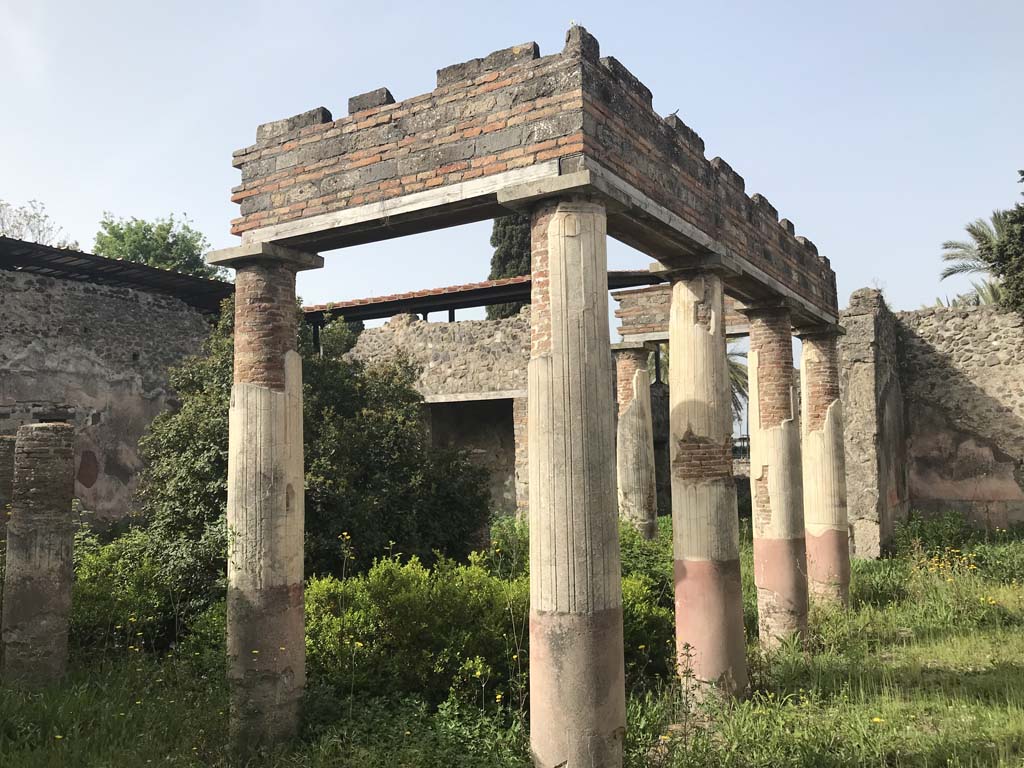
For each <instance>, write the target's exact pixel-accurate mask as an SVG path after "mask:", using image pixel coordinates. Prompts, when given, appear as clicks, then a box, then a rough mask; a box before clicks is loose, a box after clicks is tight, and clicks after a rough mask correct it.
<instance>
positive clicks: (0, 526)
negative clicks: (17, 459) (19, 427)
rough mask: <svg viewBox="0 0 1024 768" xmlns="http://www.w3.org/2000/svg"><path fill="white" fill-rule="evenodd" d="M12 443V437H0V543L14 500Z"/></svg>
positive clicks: (13, 439) (4, 533) (4, 534)
mask: <svg viewBox="0 0 1024 768" xmlns="http://www.w3.org/2000/svg"><path fill="white" fill-rule="evenodd" d="M14 443H15V437H14V435H0V541H2V540H3V539H4V538H6V535H7V534H6V529H7V517H8V515H9V514H10V512H11V499H13V498H14Z"/></svg>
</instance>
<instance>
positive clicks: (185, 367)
mask: <svg viewBox="0 0 1024 768" xmlns="http://www.w3.org/2000/svg"><path fill="white" fill-rule="evenodd" d="M232 321H233V316H232V308H231V304H230V302H226V303H225V306H224V308H223V311H222V313H221V317H220V320H219V323H218V325H217V328H216V329H215V330H214V332H213V333H212V335H211V336H210V338H209V339H208V341H207V342H206V346H205V349H204V351H203V354H201V355H199V356H197V357H194V358H192V359H190V360H187V361H186V362H184V363H183V364H182V365H181V366H179V367H178V368H176V369H174V370H173V371H172V372H171V374H170V382H171V386H172V387H173V388H174V390H175V392H176V393H177V395H178V397H179V399H180V407H179V408H178V409H176V410H175V411H173V412H168V413H164V414H162V415H160V416H158V417H157V419H156V420H155V421H154V422H153V425H152V427H151V429H150V432H149V434H148V435H147V437H146V438H145V440H144V442H143V445H142V448H143V452H144V455H145V457H146V460H147V466H146V469H145V472H144V474H143V476H142V479H141V484H140V488H141V492H140V504H141V507H140V514H139V515H138V516H137V517H136V518H135V519H134V520H133V521H132V529H131V530H130V531H129V532H128V533H127V534H126V535H121V536H119V537H118V538H116V539H114V541H112V542H111V543H110V544H107V545H106V546H103V545H102V544H101V539H100V538H98V537H97V536H96V535H93V534H90V533H83V534H81V535H80V536H79V541H78V547H77V553H78V555H77V559H78V567H79V572H80V573H84V574H88V576H89V578H87V579H85V580H84V581H82V582H81V583H80V586H79V589H80V590H87V591H88V590H91V591H92V592H93V593H94V594H93V595H92V596H93V597H94V598H95V599H91V600H78V601H76V603H75V612H74V617H73V619H74V631H73V640H74V641H76V642H79V643H82V644H85V645H90V644H92V643H93V642H94V641H95V639H96V638H98V637H100V636H103V635H105V634H106V633H108V632H109V631H110V629H111V628H112V627H114V626H117V625H121V627H122V629H124V628H126V627H127V624H126V622H127V621H128V619H129V617H134V622H135V623H137V624H140V625H144V626H138V627H132V628H131V629H133V630H135V631H142V632H143V635H141V637H144V638H147V639H152V641H153V642H154V643H156V646H157V647H166V646H167V645H168V644H170V643H171V642H173V641H174V640H175V639H177V638H179V637H180V636H181V635H182V633H183V630H184V629H185V628H186V627H187V626H188V625H189V624H190V623H191V622H192V621H193V620H194V619H195V618H196V617H198V616H200V615H202V614H203V613H204V612H205V611H206V610H207V609H209V608H210V606H212V605H214V604H216V603H217V602H218V601H219V600H221V599H222V598H223V595H224V590H225V584H224V574H225V568H226V559H225V558H226V552H227V528H226V524H225V508H226V504H227V434H228V427H227V419H228V405H229V401H230V394H231V379H232V365H233V345H232V341H231V331H232ZM300 328H301V334H302V335H301V337H300V339H299V349H300V352H301V353H302V358H303V380H304V385H303V386H304V438H305V452H306V564H305V568H306V574H307V575H311V576H315V575H320V576H327V575H337V576H341V575H343V574H351V573H353V572H361V571H364V570H366V569H367V568H368V567H369V566H370V565H371V564H372V563H373V561H374V558H376V557H379V556H383V555H386V554H388V553H389V552H395V553H399V552H400V553H402V555H403V557H409V556H412V555H416V556H418V557H419V558H420V559H421V560H423V561H424V562H427V563H430V562H432V560H433V558H434V553H435V551H440V552H443V553H445V554H446V555H448V556H450V557H455V558H465V557H466V556H467V555H468V553H469V551H470V550H471V549H472V547H473V546H474V545H475V544H476V543H478V536H479V532H480V531H481V530H482V529H483V528H484V526H485V525H486V522H487V514H488V503H489V497H488V492H487V486H486V478H485V477H484V476H483V475H482V472H481V471H480V470H479V469H478V468H477V467H475V466H474V465H472V464H471V463H469V461H468V460H466V459H465V458H464V457H463V455H462V454H461V453H458V452H456V451H451V450H442V449H438V448H435V447H433V446H431V445H430V444H429V436H428V434H427V432H426V429H425V427H424V424H423V422H422V410H421V409H422V406H421V397H420V395H419V394H418V393H417V392H416V390H415V389H413V386H412V384H413V381H414V371H412V370H411V369H410V368H409V367H408V366H404V365H382V366H372V367H364V366H363V365H361V364H359V363H357V362H352V361H348V360H345V359H344V357H343V356H344V353H345V352H347V351H348V350H349V348H350V347H351V346H352V344H353V343H354V336H353V334H352V333H351V332H350V331H349V330H348V327H347V326H346V325H345V323H344V322H342V321H340V320H339V321H337V322H334V323H331V324H330V325H328V326H327V328H325V329H324V331H323V334H322V336H321V343H322V354H317V353H316V352H314V350H313V345H312V339H311V337H310V336H309V331H308V329H307V328H306V326H305V324H304V323H300ZM342 545H344V546H345V552H344V555H343V554H342Z"/></svg>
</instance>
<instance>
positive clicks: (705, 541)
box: [669, 273, 747, 695]
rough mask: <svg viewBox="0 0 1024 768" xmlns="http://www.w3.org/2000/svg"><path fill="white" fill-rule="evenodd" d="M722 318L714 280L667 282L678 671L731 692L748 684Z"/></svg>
mask: <svg viewBox="0 0 1024 768" xmlns="http://www.w3.org/2000/svg"><path fill="white" fill-rule="evenodd" d="M724 314H725V312H724V304H723V300H722V280H721V278H720V277H719V276H718V275H715V274H710V273H705V274H688V275H686V276H682V277H679V278H678V279H676V280H675V281H674V282H673V285H672V311H671V319H670V323H669V332H670V341H669V343H670V345H671V349H672V356H671V358H670V371H669V396H670V421H671V438H670V443H671V447H672V540H673V557H674V560H675V607H676V647H677V649H678V652H679V664H680V667H681V671H682V672H686V673H688V674H692V678H691V679H694V680H696V681H697V682H699V683H702V684H706V685H713V686H716V687H717V688H718V689H719V690H720V691H721V692H723V693H725V694H727V695H737V694H740V693H742V692H743V691H744V690H745V689H746V687H747V662H746V643H745V638H744V634H743V597H742V593H741V589H740V583H741V582H740V534H739V516H738V512H737V508H736V485H735V483H734V481H733V476H732V400H731V398H730V395H729V387H730V384H729V370H728V363H727V358H726V345H725V319H724ZM687 647H688V648H689V651H690V654H691V657H690V658H686V657H685V649H686V648H687ZM687 664H688V665H689V667H690V668H689V670H686V669H685V665H687ZM699 692H700V691H698V693H699Z"/></svg>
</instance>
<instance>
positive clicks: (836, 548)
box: [800, 328, 850, 605]
mask: <svg viewBox="0 0 1024 768" xmlns="http://www.w3.org/2000/svg"><path fill="white" fill-rule="evenodd" d="M800 338H801V339H802V340H803V354H802V360H801V365H800V402H801V405H802V408H801V436H802V439H803V445H802V451H801V453H802V456H803V486H804V527H805V529H806V543H807V582H808V589H809V592H810V595H811V597H812V598H816V599H819V600H822V601H826V602H833V603H838V604H840V605H846V603H847V601H848V600H849V596H850V525H849V522H848V520H847V517H846V461H845V452H844V449H843V404H842V401H841V400H840V397H839V350H838V343H837V342H838V329H837V328H827V329H824V330H809V331H805V332H803V333H801V334H800Z"/></svg>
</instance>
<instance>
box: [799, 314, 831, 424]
mask: <svg viewBox="0 0 1024 768" xmlns="http://www.w3.org/2000/svg"><path fill="white" fill-rule="evenodd" d="M803 343H804V344H805V345H813V346H814V347H816V348H817V349H818V350H819V351H820V356H819V357H818V358H816V359H813V358H812V356H810V355H803V356H802V358H801V362H800V365H801V366H805V367H806V368H807V371H806V376H807V381H808V382H809V386H808V389H807V394H806V397H807V401H806V402H802V403H801V404H800V405H801V408H802V409H803V411H804V413H805V414H806V418H807V429H806V431H807V432H813V431H816V430H820V429H821V428H822V426H823V425H824V423H825V417H826V415H827V414H828V409H829V406H830V405H832V403H834V402H835V401H836V400H839V399H840V397H839V364H838V363H839V350H838V337H837V336H836V335H835V334H831V333H830V334H821V335H808V336H805V337H804V338H803Z"/></svg>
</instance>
